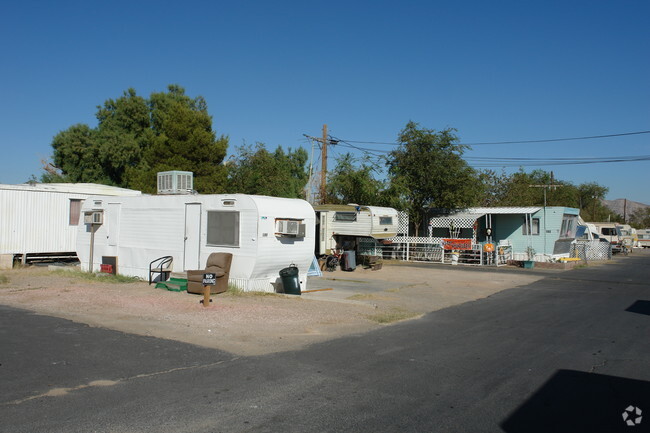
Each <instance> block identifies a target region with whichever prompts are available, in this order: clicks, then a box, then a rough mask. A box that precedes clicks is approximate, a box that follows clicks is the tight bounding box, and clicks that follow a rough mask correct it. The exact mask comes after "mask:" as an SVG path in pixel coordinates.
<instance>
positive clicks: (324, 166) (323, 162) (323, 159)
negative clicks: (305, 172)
mask: <svg viewBox="0 0 650 433" xmlns="http://www.w3.org/2000/svg"><path fill="white" fill-rule="evenodd" d="M321 144H322V145H323V147H322V149H321V173H320V202H321V204H325V195H326V194H327V193H326V186H327V125H323V138H322V141H321Z"/></svg>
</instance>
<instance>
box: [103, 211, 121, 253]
mask: <svg viewBox="0 0 650 433" xmlns="http://www.w3.org/2000/svg"><path fill="white" fill-rule="evenodd" d="M121 208H122V204H121V203H109V204H108V210H107V211H108V218H107V221H105V222H106V223H107V226H108V245H110V246H112V247H114V246H117V241H118V238H119V234H120V211H121Z"/></svg>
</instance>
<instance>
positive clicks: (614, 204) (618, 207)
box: [603, 198, 650, 219]
mask: <svg viewBox="0 0 650 433" xmlns="http://www.w3.org/2000/svg"><path fill="white" fill-rule="evenodd" d="M603 204H604V205H605V206H607V207H608V208H610V209H611V210H612V212H615V213H617V214H619V215H623V212H625V213H626V214H627V218H628V219H629V218H630V215H632V214H633V213H634V212H636V211H637V210H638V209H642V208H646V207H650V206H649V205H647V204H643V203H639V202H638V201H631V200H627V203H626V201H625V199H624V198H617V199H616V200H603ZM623 216H624V215H623Z"/></svg>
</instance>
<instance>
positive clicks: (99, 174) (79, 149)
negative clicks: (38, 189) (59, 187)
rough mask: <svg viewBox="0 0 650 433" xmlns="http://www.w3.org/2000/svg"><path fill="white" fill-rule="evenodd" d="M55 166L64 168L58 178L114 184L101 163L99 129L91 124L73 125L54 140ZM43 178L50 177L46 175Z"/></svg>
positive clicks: (67, 180)
mask: <svg viewBox="0 0 650 433" xmlns="http://www.w3.org/2000/svg"><path fill="white" fill-rule="evenodd" d="M52 148H53V149H54V157H53V163H54V166H55V167H57V168H58V169H59V170H61V177H60V178H59V179H57V180H61V181H64V182H97V183H106V184H109V185H110V184H112V182H111V179H110V178H109V177H108V175H107V174H106V173H104V169H103V167H102V165H101V159H102V158H101V157H100V149H99V145H98V139H97V130H96V129H92V128H90V127H89V126H88V125H84V124H77V125H73V126H71V127H70V128H68V129H66V130H65V131H61V132H59V133H58V134H56V135H55V136H54V138H53V139H52ZM42 180H47V178H46V177H45V176H43V178H42Z"/></svg>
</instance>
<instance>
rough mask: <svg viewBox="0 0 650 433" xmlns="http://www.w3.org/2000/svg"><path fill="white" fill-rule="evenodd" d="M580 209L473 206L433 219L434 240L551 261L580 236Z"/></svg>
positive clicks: (431, 227)
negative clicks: (494, 248) (494, 247)
mask: <svg viewBox="0 0 650 433" xmlns="http://www.w3.org/2000/svg"><path fill="white" fill-rule="evenodd" d="M578 226H579V210H578V209H575V208H568V207H562V206H547V207H493V208H489V207H488V208H470V209H464V210H462V211H455V212H451V213H447V214H445V215H440V216H437V217H433V218H431V219H430V220H429V237H430V238H431V242H432V243H440V244H444V243H445V242H447V243H449V242H451V241H454V242H453V244H454V245H460V244H461V243H460V242H458V240H465V241H466V242H465V245H466V246H465V247H463V248H465V249H467V250H473V249H478V250H480V249H481V245H482V244H486V243H488V244H496V245H497V246H499V247H501V246H503V247H508V248H509V249H511V251H512V258H513V259H514V260H535V261H547V260H550V259H552V258H557V257H561V256H567V255H568V253H569V249H568V248H569V247H570V244H571V242H572V241H573V240H574V239H575V238H576V234H577V232H578Z"/></svg>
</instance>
